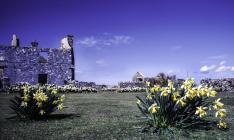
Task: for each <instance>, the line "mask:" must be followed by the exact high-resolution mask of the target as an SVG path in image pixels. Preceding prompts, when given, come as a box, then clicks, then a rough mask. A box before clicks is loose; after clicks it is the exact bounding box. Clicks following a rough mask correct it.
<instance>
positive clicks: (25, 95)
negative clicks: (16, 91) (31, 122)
mask: <svg viewBox="0 0 234 140" xmlns="http://www.w3.org/2000/svg"><path fill="white" fill-rule="evenodd" d="M22 99H23V101H24V102H28V101H29V96H28V94H24V96H23V97H22Z"/></svg>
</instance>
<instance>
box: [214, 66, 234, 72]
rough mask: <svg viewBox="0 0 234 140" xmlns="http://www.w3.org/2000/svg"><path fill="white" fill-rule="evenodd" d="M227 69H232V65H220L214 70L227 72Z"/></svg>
mask: <svg viewBox="0 0 234 140" xmlns="http://www.w3.org/2000/svg"><path fill="white" fill-rule="evenodd" d="M227 71H232V67H231V66H220V67H218V68H217V69H216V70H215V72H227Z"/></svg>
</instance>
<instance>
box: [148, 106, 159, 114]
mask: <svg viewBox="0 0 234 140" xmlns="http://www.w3.org/2000/svg"><path fill="white" fill-rule="evenodd" d="M159 108H160V107H159V106H158V105H157V104H156V103H154V104H152V105H151V106H150V107H149V111H150V112H151V113H152V114H155V113H157V112H158V109H159Z"/></svg>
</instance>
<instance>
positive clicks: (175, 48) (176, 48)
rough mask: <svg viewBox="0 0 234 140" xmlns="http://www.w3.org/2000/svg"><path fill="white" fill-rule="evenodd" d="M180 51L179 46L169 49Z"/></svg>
mask: <svg viewBox="0 0 234 140" xmlns="http://www.w3.org/2000/svg"><path fill="white" fill-rule="evenodd" d="M180 49H182V46H181V45H178V46H173V47H171V50H180Z"/></svg>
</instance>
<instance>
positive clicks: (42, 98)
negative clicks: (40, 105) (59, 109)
mask: <svg viewBox="0 0 234 140" xmlns="http://www.w3.org/2000/svg"><path fill="white" fill-rule="evenodd" d="M33 99H35V100H36V101H38V102H43V101H47V99H48V96H47V95H46V94H45V93H44V92H42V91H41V90H38V91H37V92H36V94H34V97H33Z"/></svg>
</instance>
